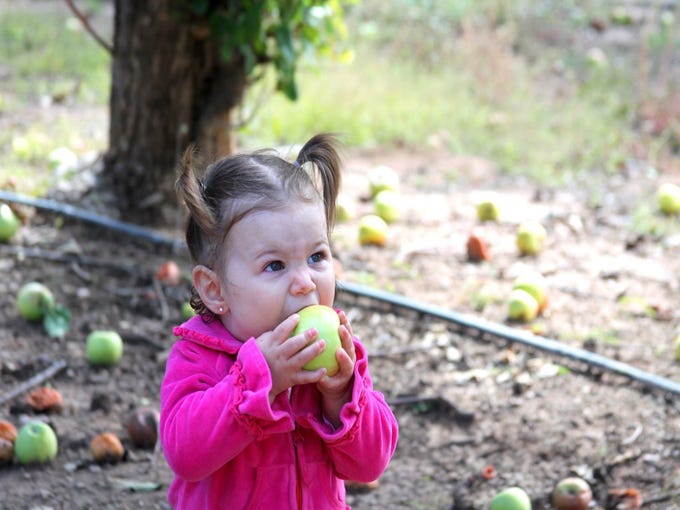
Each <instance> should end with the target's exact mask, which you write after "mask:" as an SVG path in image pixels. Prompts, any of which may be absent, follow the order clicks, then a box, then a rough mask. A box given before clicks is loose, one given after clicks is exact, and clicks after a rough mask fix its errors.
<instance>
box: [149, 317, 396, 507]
mask: <svg viewBox="0 0 680 510" xmlns="http://www.w3.org/2000/svg"><path fill="white" fill-rule="evenodd" d="M174 333H175V335H177V336H179V337H181V339H180V340H178V341H177V342H176V343H175V345H174V346H173V348H172V351H171V353H170V357H169V358H168V362H167V366H166V373H165V379H164V380H163V384H162V386H161V420H160V434H161V443H162V446H163V450H164V453H165V456H166V458H167V460H168V463H169V465H170V467H171V468H172V470H173V471H174V473H175V479H174V481H173V482H172V484H171V486H170V490H169V492H168V500H169V502H170V504H171V505H172V506H173V507H174V508H181V509H195V510H199V509H200V510H209V509H225V508H229V509H263V510H272V509H301V510H302V509H309V510H324V509H347V508H349V507H348V506H347V504H346V503H345V488H344V483H343V480H345V479H351V480H356V481H360V482H370V481H372V480H375V479H377V478H378V477H379V476H380V475H381V473H382V472H383V471H384V469H385V468H386V467H387V463H388V461H389V460H390V458H391V457H392V454H393V453H394V450H395V448H396V444H397V436H398V431H397V422H396V419H395V418H394V415H393V414H392V411H391V410H390V408H389V407H388V405H387V404H386V403H385V400H384V398H383V396H382V395H381V394H380V393H378V392H376V391H374V390H373V385H372V382H371V378H370V375H369V373H368V364H367V359H366V351H365V349H364V347H363V346H362V345H361V344H360V343H359V342H358V341H357V340H356V339H355V346H356V354H357V362H356V365H355V372H354V391H353V394H352V401H351V402H349V403H347V404H345V406H344V407H343V408H342V411H341V420H342V426H341V427H340V428H339V429H338V430H333V427H332V426H331V425H330V424H329V423H328V422H326V421H325V420H324V418H323V416H322V414H321V411H320V394H319V392H318V391H317V389H316V387H315V385H304V386H296V387H294V388H293V389H292V392H291V394H290V398H289V397H288V395H287V394H286V393H285V392H284V393H282V394H281V395H279V396H278V397H277V398H276V399H275V400H274V402H273V403H272V404H271V405H270V404H269V397H268V393H269V389H270V388H271V376H270V372H269V368H268V366H267V363H266V361H265V359H264V357H263V356H262V353H261V352H260V350H259V349H258V346H257V344H256V342H255V340H254V339H252V338H251V339H250V340H248V341H247V342H240V341H239V340H236V339H235V338H234V337H233V336H232V335H231V334H230V333H229V332H228V331H227V330H226V329H225V328H224V327H223V326H222V324H221V323H220V322H219V321H217V320H215V321H213V322H211V323H205V322H203V320H202V319H201V318H200V317H194V318H192V319H190V320H189V321H187V322H185V323H184V324H182V325H181V326H179V327H177V328H175V330H174Z"/></svg>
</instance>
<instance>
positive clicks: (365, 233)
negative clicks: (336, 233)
mask: <svg viewBox="0 0 680 510" xmlns="http://www.w3.org/2000/svg"><path fill="white" fill-rule="evenodd" d="M388 229H389V227H388V226H387V223H386V222H385V220H383V219H382V218H381V217H380V216H377V215H375V214H367V215H365V216H362V217H361V219H360V220H359V244H361V245H362V246H365V245H368V244H374V245H376V246H385V244H387V231H388Z"/></svg>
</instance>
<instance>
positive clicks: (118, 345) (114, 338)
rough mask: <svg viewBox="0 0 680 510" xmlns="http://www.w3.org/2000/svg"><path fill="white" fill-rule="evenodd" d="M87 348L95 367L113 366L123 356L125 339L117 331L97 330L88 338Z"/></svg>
mask: <svg viewBox="0 0 680 510" xmlns="http://www.w3.org/2000/svg"><path fill="white" fill-rule="evenodd" d="M86 348H87V358H88V359H89V360H90V363H92V364H93V365H113V364H115V363H117V362H118V360H119V359H120V358H121V356H122V355H123V339H122V338H121V337H120V335H119V334H118V333H117V332H116V331H111V330H96V331H92V332H91V333H90V334H89V335H88V336H87V343H86Z"/></svg>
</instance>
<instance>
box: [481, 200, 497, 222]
mask: <svg viewBox="0 0 680 510" xmlns="http://www.w3.org/2000/svg"><path fill="white" fill-rule="evenodd" d="M500 215H501V212H500V209H499V208H498V204H497V203H496V200H495V199H494V198H492V197H486V198H484V199H482V200H480V201H479V202H478V203H477V219H478V220H479V221H498V218H499V217H500Z"/></svg>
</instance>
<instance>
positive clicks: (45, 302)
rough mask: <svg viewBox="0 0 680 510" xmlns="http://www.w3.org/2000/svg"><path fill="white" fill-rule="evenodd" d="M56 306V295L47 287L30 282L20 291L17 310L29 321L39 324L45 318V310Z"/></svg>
mask: <svg viewBox="0 0 680 510" xmlns="http://www.w3.org/2000/svg"><path fill="white" fill-rule="evenodd" d="M54 306H55V300H54V295H53V294H52V292H51V291H50V289H48V288H47V287H46V286H45V285H43V284H42V283H38V282H28V283H27V284H25V285H23V286H22V287H21V288H20V289H19V293H18V294H17V308H18V309H19V313H20V314H21V316H22V317H23V318H24V319H26V320H27V321H31V322H37V321H40V320H42V319H43V317H44V316H45V309H50V308H53V307H54Z"/></svg>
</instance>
